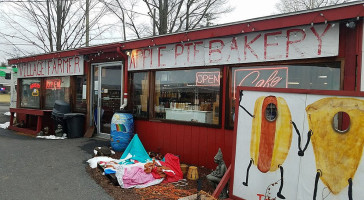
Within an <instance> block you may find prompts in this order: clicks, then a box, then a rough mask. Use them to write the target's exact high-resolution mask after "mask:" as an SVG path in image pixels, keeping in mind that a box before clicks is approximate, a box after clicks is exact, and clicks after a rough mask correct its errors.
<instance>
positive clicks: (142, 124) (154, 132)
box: [135, 120, 233, 169]
mask: <svg viewBox="0 0 364 200" xmlns="http://www.w3.org/2000/svg"><path fill="white" fill-rule="evenodd" d="M135 133H137V134H138V136H139V138H140V140H141V141H142V143H143V145H144V147H145V149H146V150H147V151H154V152H161V153H162V154H166V153H173V154H176V155H179V156H180V161H181V163H187V164H190V165H199V166H205V167H207V168H210V169H214V168H215V167H216V164H215V163H214V156H215V155H216V153H217V150H218V149H219V148H221V151H222V152H223V155H224V160H225V162H226V164H227V166H228V165H230V163H231V151H232V149H231V148H232V134H233V131H232V130H224V129H216V128H207V127H198V126H188V125H179V124H169V123H162V122H152V121H145V120H136V122H135Z"/></svg>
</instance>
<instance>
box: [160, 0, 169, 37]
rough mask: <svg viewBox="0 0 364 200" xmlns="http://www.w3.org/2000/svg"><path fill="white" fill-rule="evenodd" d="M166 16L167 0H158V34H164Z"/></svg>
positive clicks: (165, 31) (165, 30)
mask: <svg viewBox="0 0 364 200" xmlns="http://www.w3.org/2000/svg"><path fill="white" fill-rule="evenodd" d="M162 1H163V2H162ZM167 18H168V0H159V24H160V26H159V35H164V34H166V33H167V20H168V19H167Z"/></svg>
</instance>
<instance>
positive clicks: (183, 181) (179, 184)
mask: <svg viewBox="0 0 364 200" xmlns="http://www.w3.org/2000/svg"><path fill="white" fill-rule="evenodd" d="M172 184H173V185H174V186H176V187H185V186H187V185H188V182H187V179H181V180H179V181H177V182H173V183H172Z"/></svg>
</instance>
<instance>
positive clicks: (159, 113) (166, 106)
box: [153, 68, 221, 124]
mask: <svg viewBox="0 0 364 200" xmlns="http://www.w3.org/2000/svg"><path fill="white" fill-rule="evenodd" d="M220 74H221V70H220V68H209V69H192V70H174V71H157V72H156V73H155V88H154V89H155V90H154V105H153V108H154V117H155V118H158V119H166V120H174V121H185V122H193V123H205V124H219V122H220V109H219V108H220V103H219V102H220V79H221V75H220Z"/></svg>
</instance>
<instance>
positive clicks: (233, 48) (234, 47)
mask: <svg viewBox="0 0 364 200" xmlns="http://www.w3.org/2000/svg"><path fill="white" fill-rule="evenodd" d="M233 51H235V52H236V55H237V56H238V61H239V62H240V53H239V48H238V44H237V42H236V37H233V39H232V40H231V44H230V52H229V56H228V58H227V59H226V61H229V60H230V57H231V54H232V52H233Z"/></svg>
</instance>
